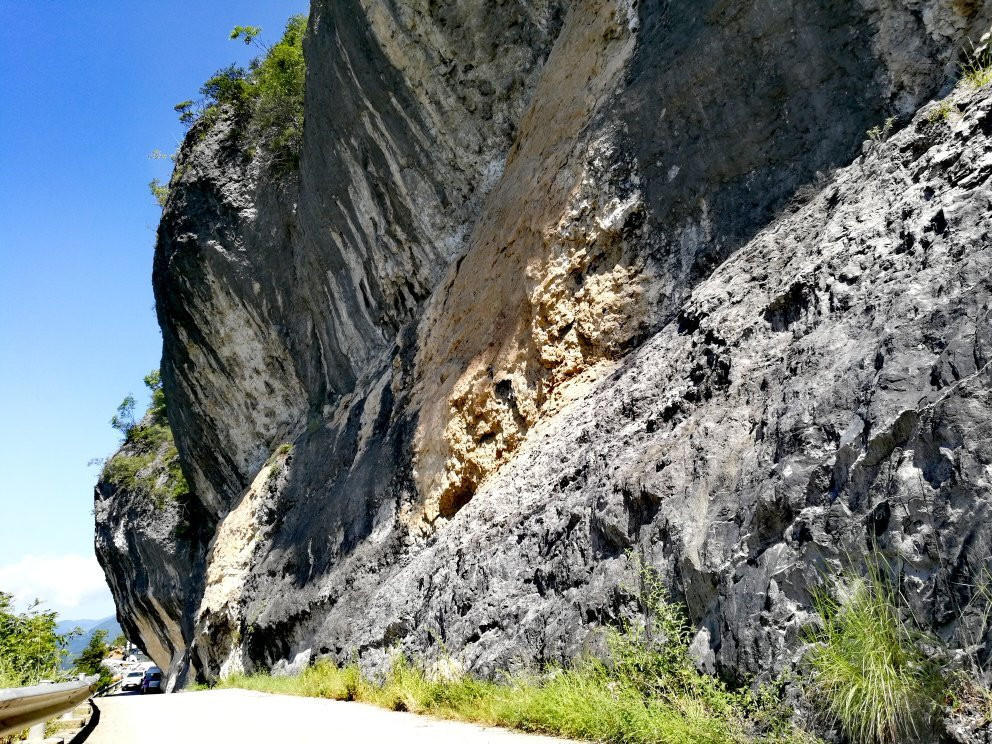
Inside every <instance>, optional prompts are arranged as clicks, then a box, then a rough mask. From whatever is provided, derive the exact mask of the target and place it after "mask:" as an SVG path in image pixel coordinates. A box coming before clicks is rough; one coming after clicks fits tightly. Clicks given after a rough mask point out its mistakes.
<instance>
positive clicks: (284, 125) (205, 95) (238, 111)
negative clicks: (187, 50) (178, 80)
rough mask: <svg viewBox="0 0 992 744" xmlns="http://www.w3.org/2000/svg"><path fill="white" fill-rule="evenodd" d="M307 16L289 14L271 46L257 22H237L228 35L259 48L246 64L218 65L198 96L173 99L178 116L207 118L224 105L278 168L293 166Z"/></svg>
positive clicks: (300, 113)
mask: <svg viewBox="0 0 992 744" xmlns="http://www.w3.org/2000/svg"><path fill="white" fill-rule="evenodd" d="M306 27H307V19H306V17H305V16H302V15H296V16H293V17H291V18H290V19H289V21H288V23H287V24H286V29H285V31H284V32H283V35H282V38H281V39H280V40H279V41H278V42H277V43H276V44H274V45H272V46H271V47H269V46H266V45H265V44H263V43H261V42H260V41H259V40H258V36H259V35H260V34H261V33H262V29H261V28H259V27H258V26H235V27H234V29H233V30H232V31H231V33H230V37H231V38H232V39H235V40H237V39H240V40H241V41H243V42H244V43H245V44H248V45H252V46H255V47H257V48H258V49H260V50H261V51H262V52H263V54H262V55H260V56H259V57H256V58H255V59H253V60H252V61H251V62H250V63H249V65H248V67H247V68H244V67H241V66H240V65H230V66H228V67H225V68H223V69H221V70H218V71H217V72H216V73H214V75H213V76H211V77H210V78H209V79H208V80H207V81H206V82H205V83H204V84H203V86H202V87H201V88H200V99H199V101H197V102H194V101H191V100H187V101H182V102H180V103H177V104H176V106H175V110H176V112H177V113H178V114H179V120H180V121H181V122H183V123H184V124H188V125H192V124H193V123H195V122H196V121H198V120H199V121H202V122H206V123H207V124H210V123H211V122H213V121H214V120H216V119H217V117H218V116H220V112H221V110H222V109H224V110H227V111H228V114H229V115H230V116H231V118H232V121H233V122H235V123H236V124H237V125H238V127H239V128H240V130H241V133H242V134H243V133H245V132H248V133H250V134H252V135H253V136H255V137H257V139H258V141H259V142H260V143H261V145H262V148H261V149H262V150H264V151H265V152H267V153H268V154H269V155H270V157H271V160H270V163H271V165H272V166H274V167H275V168H276V169H286V168H290V167H293V166H295V164H296V163H297V161H298V156H299V150H300V146H301V143H302V139H303V86H304V81H305V78H306V65H305V63H304V58H303V36H304V34H305V33H306Z"/></svg>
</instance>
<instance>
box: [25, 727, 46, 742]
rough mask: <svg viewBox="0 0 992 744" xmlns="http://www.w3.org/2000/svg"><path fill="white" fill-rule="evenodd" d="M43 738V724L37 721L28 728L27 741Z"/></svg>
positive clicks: (41, 739) (42, 739)
mask: <svg viewBox="0 0 992 744" xmlns="http://www.w3.org/2000/svg"><path fill="white" fill-rule="evenodd" d="M44 740H45V724H43V723H39V724H38V725H36V726H32V727H31V728H30V729H28V741H44Z"/></svg>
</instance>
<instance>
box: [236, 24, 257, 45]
mask: <svg viewBox="0 0 992 744" xmlns="http://www.w3.org/2000/svg"><path fill="white" fill-rule="evenodd" d="M261 34H262V29H261V28H260V27H258V26H235V27H234V29H233V30H232V31H231V38H232V39H241V40H242V41H244V43H245V46H251V43H252V42H253V41H255V39H256V38H257V37H258V36H260V35H261Z"/></svg>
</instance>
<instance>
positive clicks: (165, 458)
mask: <svg viewBox="0 0 992 744" xmlns="http://www.w3.org/2000/svg"><path fill="white" fill-rule="evenodd" d="M144 383H145V387H147V388H148V390H149V391H150V393H151V403H150V404H149V406H148V410H147V411H146V412H145V415H144V418H142V420H141V421H140V422H135V420H134V406H135V400H134V396H132V395H128V396H127V397H126V398H124V400H123V402H122V403H121V404H120V406H118V407H117V413H116V414H115V415H114V417H113V418H112V419H111V420H110V425H111V426H113V427H114V428H115V429H117V430H118V431H120V432H121V434H123V436H124V443H123V445H124V446H123V447H122V448H121V450H120V451H119V452H118V453H117V454H116V455H114V456H113V457H112V458H110V459H109V460H108V461H107V462H106V464H105V465H104V466H103V473H102V475H101V479H102V480H103V481H105V482H106V483H110V484H111V485H114V486H116V487H117V488H121V489H125V490H127V491H131V492H134V493H138V494H143V495H145V496H147V497H149V498H151V499H153V500H154V502H155V505H156V506H158V507H159V508H161V507H162V506H164V505H165V503H166V501H171V500H178V499H183V498H184V497H185V496H186V495H187V494H188V493H189V486H188V485H187V483H186V478H185V477H184V476H183V472H182V468H181V466H180V464H179V450H177V449H176V445H175V441H174V439H173V436H172V429H171V427H170V426H169V420H168V416H167V406H166V400H165V392H164V391H163V390H162V378H161V375H160V374H159V372H158V370H154V371H152V372H150V373H149V374H148V375H146V376H145V378H144Z"/></svg>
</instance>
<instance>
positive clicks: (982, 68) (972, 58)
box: [961, 46, 992, 88]
mask: <svg viewBox="0 0 992 744" xmlns="http://www.w3.org/2000/svg"><path fill="white" fill-rule="evenodd" d="M961 81H962V82H964V84H965V85H967V86H968V87H971V88H981V87H982V86H983V85H988V84H989V83H992V48H990V47H989V46H981V47H972V50H971V51H970V52H965V57H964V62H963V63H962V64H961Z"/></svg>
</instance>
